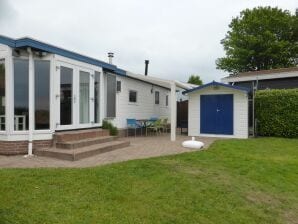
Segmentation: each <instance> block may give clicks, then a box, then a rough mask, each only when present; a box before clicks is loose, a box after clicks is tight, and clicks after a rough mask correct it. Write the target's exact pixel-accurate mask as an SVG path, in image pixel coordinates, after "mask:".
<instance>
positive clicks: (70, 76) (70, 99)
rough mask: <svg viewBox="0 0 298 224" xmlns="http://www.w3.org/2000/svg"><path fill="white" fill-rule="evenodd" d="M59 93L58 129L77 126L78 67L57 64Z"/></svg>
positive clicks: (57, 102) (57, 96) (57, 100)
mask: <svg viewBox="0 0 298 224" xmlns="http://www.w3.org/2000/svg"><path fill="white" fill-rule="evenodd" d="M57 68H58V70H57V76H56V77H57V79H56V80H55V82H56V83H57V94H56V108H57V110H56V119H57V120H56V129H57V130H65V129H74V128H76V120H75V118H76V117H77V114H76V113H77V111H76V110H75V109H74V108H75V107H76V105H77V94H76V92H77V88H76V85H75V83H76V78H77V77H76V75H75V73H76V68H75V67H74V66H72V65H71V64H66V63H63V62H59V63H58V64H57Z"/></svg>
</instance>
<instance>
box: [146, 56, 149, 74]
mask: <svg viewBox="0 0 298 224" xmlns="http://www.w3.org/2000/svg"><path fill="white" fill-rule="evenodd" d="M148 65H149V60H145V76H147V75H148Z"/></svg>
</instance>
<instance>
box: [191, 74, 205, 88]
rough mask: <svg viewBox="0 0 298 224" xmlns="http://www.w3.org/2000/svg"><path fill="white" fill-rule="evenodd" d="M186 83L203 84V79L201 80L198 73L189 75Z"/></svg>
mask: <svg viewBox="0 0 298 224" xmlns="http://www.w3.org/2000/svg"><path fill="white" fill-rule="evenodd" d="M187 83H191V84H195V85H199V86H200V85H203V81H202V80H201V78H200V76H198V75H191V76H190V77H189V78H188V81H187Z"/></svg>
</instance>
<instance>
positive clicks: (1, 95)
mask: <svg viewBox="0 0 298 224" xmlns="http://www.w3.org/2000/svg"><path fill="white" fill-rule="evenodd" d="M5 123H6V118H5V60H4V59H0V131H5Z"/></svg>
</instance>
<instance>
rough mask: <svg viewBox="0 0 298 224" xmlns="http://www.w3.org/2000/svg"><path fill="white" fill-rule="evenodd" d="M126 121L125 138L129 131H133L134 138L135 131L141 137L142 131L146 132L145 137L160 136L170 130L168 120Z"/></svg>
mask: <svg viewBox="0 0 298 224" xmlns="http://www.w3.org/2000/svg"><path fill="white" fill-rule="evenodd" d="M126 121H127V133H126V134H127V136H128V135H129V130H134V134H135V136H137V130H138V129H139V130H140V132H141V136H142V135H143V130H145V131H146V136H147V135H148V134H154V133H155V134H156V135H157V134H162V133H167V132H168V130H170V124H169V123H168V118H160V119H159V118H155V117H152V118H150V119H134V118H130V119H126Z"/></svg>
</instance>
